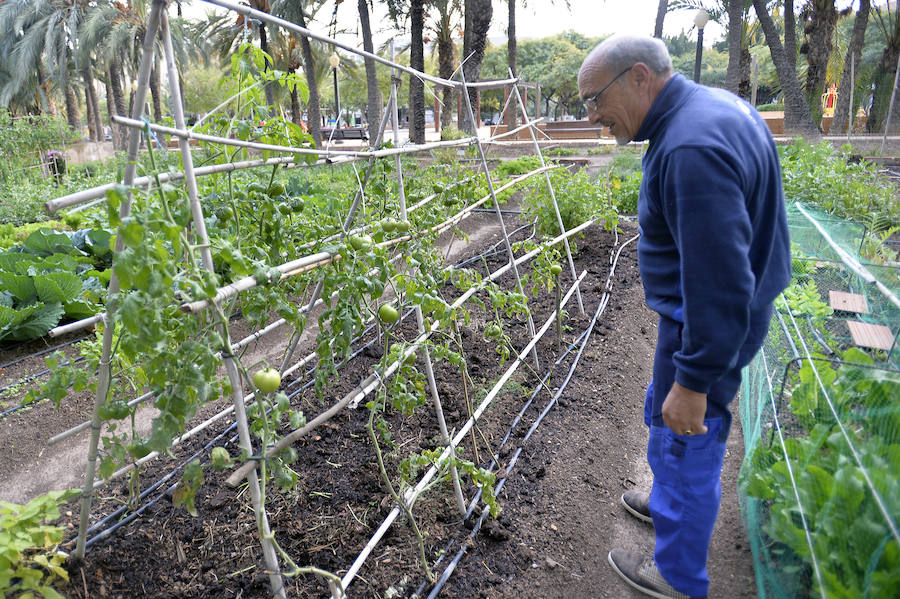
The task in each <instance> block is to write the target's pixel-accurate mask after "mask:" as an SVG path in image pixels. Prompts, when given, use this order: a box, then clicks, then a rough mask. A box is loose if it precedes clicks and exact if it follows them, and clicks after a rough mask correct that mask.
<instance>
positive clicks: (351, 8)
mask: <svg viewBox="0 0 900 599" xmlns="http://www.w3.org/2000/svg"><path fill="white" fill-rule="evenodd" d="M526 1H527V6H522V0H519V4H518V6H517V10H516V35H517V37H518V38H519V39H536V38H541V37H547V36H551V35H555V34H558V33H562V32H563V31H566V30H570V29H572V30H575V31H577V32H579V33H581V34H583V35H585V36H587V37H599V36H601V35H608V34H613V33H632V34H647V35H652V34H653V27H654V24H655V22H656V8H657V6H658V4H659V2H658V0H569V5H570V6H571V10H567V9H566V6H565V0H555V1H551V0H526ZM188 2H189V3H190V4H186V10H185V14H186V15H187V16H188V17H200V16H202V15H203V14H204V12H205V11H206V10H208V7H212V5H210V4H207V3H205V2H202V0H188ZM375 4H376V7H375V13H374V14H373V17H372V24H373V25H372V26H373V30H374V31H373V36H374V37H375V38H376V45H378V44H380V43H381V42H383V41H386V40H387V39H389V38H390V36H391V35H396V32H395V31H393V30H392V29H390V28H389V27H387V26H385V25H386V24H387V23H388V22H389V19H388V18H387V14H386V13H387V11H386V9H385V8H383V5H384V3H383V2H376V3H375ZM493 4H494V15H493V18H492V21H491V29H490V31H489V33H488V37H489V38H490V39H491V41H492V43H504V42H505V38H506V27H507V20H508V18H507V15H508V12H507V4H506V2H505V1H504V0H494V3H493ZM333 7H334V4H333V3H332V2H331V1H329V2H328V3H327V4H326V6H325V7H324V8H323V9H322V10H321V11H320V13H319V16H318V19H317V20H318V21H319V23H315V22H314V23H312V24H311V27H313V28H315V29H316V30H317V31H320V32H322V33H327V30H326V29H327V21H328V20H330V16H331V13H332V11H333ZM220 10H221V9H220ZM694 14H695V12H694V11H690V10H679V11H674V12H670V13H669V14H667V15H666V20H665V29H664V31H663V33H664V35H673V36H674V35H678V34H679V33H680V32H681V31H682V30H685V31H689V33H688V35H689V36H690V37H691V38H694V39H696V37H695V36H696V33H695V32H694V30H693V28H694V24H693V17H694ZM357 22H358V17H357V12H356V2H354V1H353V0H345V1H344V2H343V3H342V4H341V5H340V7H339V9H338V24H339V27H341V28H344V29H345V30H347V31H350V32H353V33H351V34H349V35H348V36H346V37H345V36H339V39H341V41H345V42H349V43H354V39H356V36H355V31H356V30H357V29H358V26H357ZM316 25H318V27H316ZM380 25H381V26H380ZM723 36H724V30H723V28H722V27H721V26H719V25H717V24H716V23H712V22H710V23H709V24H708V25H707V26H706V31H705V33H704V45H706V46H709V45H710V44H711V43H712V42H714V41H716V40H718V39H720V38H721V37H723ZM358 45H359V46H360V47H361V46H362V41H361V40H360V41H359V43H358Z"/></svg>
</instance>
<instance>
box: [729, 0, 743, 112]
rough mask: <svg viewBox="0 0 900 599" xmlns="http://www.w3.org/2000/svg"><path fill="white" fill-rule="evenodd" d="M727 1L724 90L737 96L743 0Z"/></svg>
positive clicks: (739, 82) (739, 74)
mask: <svg viewBox="0 0 900 599" xmlns="http://www.w3.org/2000/svg"><path fill="white" fill-rule="evenodd" d="M727 1H728V70H727V71H726V73H725V88H726V89H728V90H729V91H731V92H733V93H735V94H737V93H738V91H739V88H740V85H741V56H742V53H743V49H744V44H743V40H744V35H743V33H744V0H727Z"/></svg>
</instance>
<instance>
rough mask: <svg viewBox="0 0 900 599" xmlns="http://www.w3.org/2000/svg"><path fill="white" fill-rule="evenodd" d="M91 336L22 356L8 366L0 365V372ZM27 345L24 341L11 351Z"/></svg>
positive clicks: (8, 363) (83, 336)
mask: <svg viewBox="0 0 900 599" xmlns="http://www.w3.org/2000/svg"><path fill="white" fill-rule="evenodd" d="M89 336H90V335H82V336H81V337H76V338H75V339H72V340H70V341H64V342H63V343H60V344H59V345H54V346H53V347H47V348H44V349H42V350H41V351H37V352H34V353H33V354H28V355H27V356H22V357H20V358H16V359H15V360H10V361H9V362H7V363H6V364H0V370H3V369H4V368H9V367H10V366H15V365H16V364H18V363H19V362H24V361H25V360H27V359H29V358H37V357H39V356H43V355H44V354H49V353H50V352H52V351H55V350H57V349H60V348H63V347H66V346H69V345H72V344H73V343H78V342H79V341H83V340H84V339H87V338H88V337H89ZM25 343H28V341H23V342H22V343H21V344H16V345H14V346H13V347H11V348H9V349H15V348H16V347H19V346H20V345H23V344H25ZM4 351H8V350H4Z"/></svg>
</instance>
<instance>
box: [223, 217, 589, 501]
mask: <svg viewBox="0 0 900 599" xmlns="http://www.w3.org/2000/svg"><path fill="white" fill-rule="evenodd" d="M594 222H595V221H594V220H588V221H586V222H584V223H582V224H580V225H578V226H577V227H575V228H573V229H570V230H569V231H567V232H566V233H565V235H561V236H559V237H556V238H554V239H551V240H550V241H547V242H545V243H542V244H541V245H539V246H538V247H537V248H535V249H533V250H531V251H530V252H528V253H527V254H523V255H522V256H521V257H519V258H517V259H516V261H515V262H516V264H524V263H525V262H527V261H528V260H531V259H532V258H534V257H535V256H537V255H538V254H540V253H541V252H543V251H544V250H545V249H546V248H549V247H553V246H554V245H556V244H558V243H559V242H561V241H562V240H563V239H564V238H565V237H571V236H572V235H576V234H578V233H580V232H581V231H583V230H585V229H586V228H588V227H589V226H591V225H593V224H594ZM512 268H513V265H512V264H510V263H507V264H505V265H504V266H501V267H500V268H498V269H497V270H495V271H494V272H493V273H491V275H490V276H487V277H485V278H484V279H483V280H482V283H481V284H479V285H476V286H474V287H472V288H471V289H469V290H468V291H466V292H465V293H463V294H462V295H461V296H459V297H458V298H457V299H456V301H454V302H453V303H452V304H451V305H450V308H451V309H456V308H458V307H460V306H462V305H463V304H464V303H465V302H466V301H468V300H469V298H471V297H472V296H473V295H475V293H477V292H478V291H480V290H481V289H484V286H485V285H486V284H487V283H488V282H490V281H496V280H497V279H499V278H500V277H502V276H503V275H505V274H506V273H508V272H509V271H510V270H512ZM438 325H439V323H437V322H435V323H433V324H432V325H431V328H429V329H426V330H425V332H424V333H422V334H420V335H419V336H418V337H416V339H415V340H414V341H413V342H412V343H411V344H410V346H409V347H408V348H407V349H406V351H405V352H404V353H403V355H402V356H401V357H400V358H399V359H398V360H397V361H396V362H394V363H393V364H391V365H389V366H388V368H387V370H386V371H385V372H383V373H381V374H378V373H377V372H376V373H372V374H371V375H369V376H368V377H367V378H366V379H365V380H364V381H363V382H362V383H360V384H359V385H357V386H356V387H355V388H354V389H353V390H352V391H350V392H349V393H348V394H347V395H346V396H344V398H343V399H342V400H341V401H340V402H338V403H337V404H335V405H334V406H333V408H332V409H333V412H332V411H331V410H332V409H330V410H329V412H328V413H329V414H330V416H329V417H328V418H326V419H325V420H323V421H321V422H325V421H327V420H328V419H330V418H331V416H333V415H334V414H336V413H337V412H339V411H340V410H341V409H342V408H343V407H344V406H350V407H351V408H355V407H356V405H357V404H358V403H359V402H360V401H362V400H363V399H365V397H366V396H367V395H368V394H369V393H371V392H372V391H374V390H375V389H377V388H378V385H380V384H381V381H383V380H387V379H388V378H389V377H391V376H393V374H394V372H396V371H397V368H399V367H400V364H401V362H402V361H403V359H404V358H406V357H408V356H411V355H413V354H414V353H415V351H416V350H417V349H418V348H419V346H420V345H421V344H422V343H424V342H425V341H427V340H428V338H429V337H431V333H432V332H433V331H436V330H437V329H438ZM321 422H319V424H321ZM310 424H311V423H310ZM307 426H309V425H307ZM316 426H318V424H317V425H316ZM309 430H312V429H306V427H304V428H302V429H296V430H294V431H291V432H290V433H288V434H286V435H285V436H284V437H282V438H281V440H279V441H278V442H277V443H276V444H275V445H273V446H272V447H270V448H269V449H267V450H266V457H271V456H273V455H275V454H277V453H278V452H280V451H283V450H285V449H287V448H288V447H290V446H291V445H292V444H293V443H294V442H295V441H298V440H299V439H301V438H302V437H303V436H304V435H306V434H307V433H308V432H309ZM454 445H458V443H454ZM251 468H252V465H251V464H249V463H248V464H244V465H242V466H241V467H240V468H238V469H237V470H235V472H234V473H233V474H232V475H231V476H230V477H228V481H229V482H228V484H229V485H231V486H236V485H237V484H239V483H240V481H241V480H243V478H244V477H245V476H246V475H247V473H248V472H249V471H250V469H251Z"/></svg>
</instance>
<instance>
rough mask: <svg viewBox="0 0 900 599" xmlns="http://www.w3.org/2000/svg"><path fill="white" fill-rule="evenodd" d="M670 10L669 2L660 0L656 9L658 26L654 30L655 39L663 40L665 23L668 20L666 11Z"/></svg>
mask: <svg viewBox="0 0 900 599" xmlns="http://www.w3.org/2000/svg"><path fill="white" fill-rule="evenodd" d="M668 9H669V0H659V6H657V8H656V26H655V27H654V28H653V37H658V38H660V39H662V34H663V21H665V19H666V11H667V10H668Z"/></svg>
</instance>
